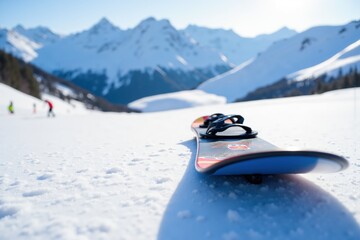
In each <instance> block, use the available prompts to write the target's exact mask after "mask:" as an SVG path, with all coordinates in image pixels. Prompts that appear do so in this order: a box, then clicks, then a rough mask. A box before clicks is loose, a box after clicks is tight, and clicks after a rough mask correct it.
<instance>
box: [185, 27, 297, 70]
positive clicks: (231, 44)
mask: <svg viewBox="0 0 360 240" xmlns="http://www.w3.org/2000/svg"><path fill="white" fill-rule="evenodd" d="M183 32H184V33H185V34H186V35H187V36H188V37H190V38H192V39H194V41H196V42H198V43H199V44H201V45H203V46H207V47H210V48H213V49H215V50H217V51H218V52H221V53H223V54H224V55H225V56H226V57H227V58H228V60H229V61H230V62H231V63H233V64H235V65H239V64H241V63H243V62H244V61H246V60H249V59H250V58H253V57H255V56H256V55H257V54H258V53H260V52H262V51H264V50H265V49H266V48H268V47H269V46H270V45H271V44H272V43H274V42H275V41H278V40H282V39H285V38H288V37H291V36H293V35H295V34H296V32H295V31H294V30H291V29H288V28H285V27H284V28H282V29H280V30H278V31H276V32H274V33H272V34H263V35H259V36H257V37H254V38H245V37H241V36H239V35H238V34H236V33H235V32H234V31H232V30H225V29H211V28H206V27H199V26H196V25H189V26H188V27H187V28H185V29H184V30H183Z"/></svg>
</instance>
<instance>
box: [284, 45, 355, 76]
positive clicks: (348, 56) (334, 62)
mask: <svg viewBox="0 0 360 240" xmlns="http://www.w3.org/2000/svg"><path fill="white" fill-rule="evenodd" d="M351 69H358V70H359V69H360V40H358V41H356V42H355V43H353V44H350V45H349V46H348V47H346V48H345V49H343V50H342V51H340V52H339V53H337V54H335V55H334V56H332V57H331V58H329V59H328V60H326V61H324V62H322V63H320V64H318V65H315V66H313V67H309V68H306V69H302V70H300V71H297V72H295V73H292V74H290V75H288V76H287V77H286V78H287V79H291V80H295V81H301V80H305V79H312V78H316V77H319V76H321V75H324V74H326V75H327V76H328V77H337V76H338V74H339V72H340V71H341V72H342V74H347V73H348V72H349V71H350V70H351Z"/></svg>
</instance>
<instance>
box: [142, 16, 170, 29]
mask: <svg viewBox="0 0 360 240" xmlns="http://www.w3.org/2000/svg"><path fill="white" fill-rule="evenodd" d="M151 26H160V27H165V26H166V27H173V26H172V25H171V23H170V21H169V20H167V19H160V20H157V19H156V18H154V17H148V18H146V19H144V20H143V21H141V22H140V23H139V24H138V25H137V27H141V28H143V27H145V28H148V27H151Z"/></svg>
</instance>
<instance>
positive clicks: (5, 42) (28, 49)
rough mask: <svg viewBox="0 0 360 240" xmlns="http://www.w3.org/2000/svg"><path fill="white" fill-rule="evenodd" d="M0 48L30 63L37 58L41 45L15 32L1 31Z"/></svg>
mask: <svg viewBox="0 0 360 240" xmlns="http://www.w3.org/2000/svg"><path fill="white" fill-rule="evenodd" d="M0 47H1V49H3V50H4V51H5V52H7V53H10V54H12V55H14V56H16V57H18V58H21V59H23V60H24V61H25V62H29V61H31V60H33V59H34V58H36V57H37V55H38V54H37V50H38V49H39V48H40V47H41V45H40V44H38V43H36V42H34V41H32V40H30V39H28V38H27V37H25V36H23V35H21V34H19V33H18V32H16V31H13V30H7V29H0Z"/></svg>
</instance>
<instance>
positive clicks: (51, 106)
mask: <svg viewBox="0 0 360 240" xmlns="http://www.w3.org/2000/svg"><path fill="white" fill-rule="evenodd" d="M45 102H46V103H47V104H48V106H49V111H48V117H50V115H52V116H53V117H55V114H54V112H53V108H54V105H53V104H52V102H50V101H49V100H45Z"/></svg>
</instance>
